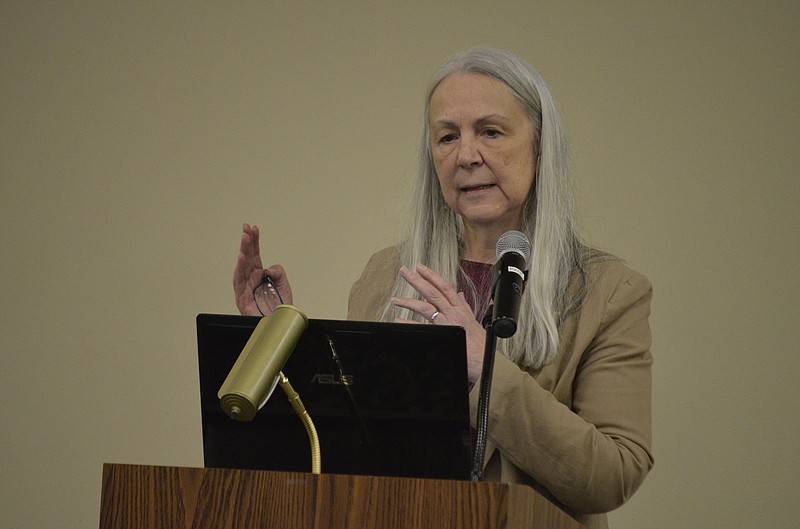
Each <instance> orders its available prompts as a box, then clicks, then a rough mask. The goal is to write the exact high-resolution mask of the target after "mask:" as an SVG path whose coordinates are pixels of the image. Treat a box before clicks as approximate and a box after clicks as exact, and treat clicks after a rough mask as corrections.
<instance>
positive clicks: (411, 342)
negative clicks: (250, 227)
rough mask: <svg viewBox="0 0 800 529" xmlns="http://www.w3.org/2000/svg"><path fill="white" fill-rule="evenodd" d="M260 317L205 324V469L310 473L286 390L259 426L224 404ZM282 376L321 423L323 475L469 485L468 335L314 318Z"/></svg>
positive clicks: (207, 317)
mask: <svg viewBox="0 0 800 529" xmlns="http://www.w3.org/2000/svg"><path fill="white" fill-rule="evenodd" d="M259 319H260V318H258V317H251V316H232V315H218V314H200V315H198V316H197V344H198V355H199V371H200V403H201V414H202V424H203V455H204V460H205V466H206V467H218V468H244V469H259V470H276V471H291V472H310V470H311V452H310V445H309V441H308V436H307V434H306V431H305V428H304V427H303V424H302V423H301V421H300V419H299V418H298V417H297V415H296V414H295V412H294V411H293V410H292V408H291V406H290V405H289V403H288V401H287V399H286V395H285V394H284V393H283V392H282V391H281V390H280V389H276V390H275V391H274V393H273V394H272V396H271V397H270V399H269V400H268V401H267V403H266V404H265V405H264V406H263V407H262V408H261V409H260V410H259V412H258V414H257V415H256V417H255V418H254V419H253V421H251V422H239V421H234V420H232V419H230V418H229V417H228V416H227V415H225V413H224V412H223V410H222V408H221V406H220V402H219V399H218V397H217V392H218V391H219V388H220V386H222V383H223V381H224V380H225V378H226V377H227V375H228V373H229V371H230V369H231V367H232V366H233V364H234V362H235V361H236V359H237V358H238V356H239V353H240V352H241V350H242V348H243V347H244V345H245V343H246V342H247V340H248V338H249V337H250V335H251V334H252V332H253V330H254V329H255V326H256V324H257V323H258V321H259ZM283 372H284V374H285V375H286V376H287V377H288V378H289V381H290V382H291V384H292V386H293V387H294V389H295V390H296V391H297V392H298V394H299V395H300V398H301V400H302V401H303V403H304V404H305V407H306V409H307V410H308V413H309V415H310V416H311V419H312V420H313V421H314V425H315V427H316V429H317V433H318V435H319V441H320V447H321V452H322V472H323V473H326V474H358V475H372V476H394V477H418V478H432V479H457V480H468V479H470V467H471V440H470V425H469V401H468V396H467V388H468V385H467V365H466V338H465V334H464V330H463V329H462V328H460V327H450V326H443V325H409V324H399V323H379V322H357V321H339V320H315V319H309V324H308V328H307V329H306V331H305V332H304V333H303V335H302V336H301V338H300V340H299V342H298V344H297V346H296V347H295V350H294V352H293V354H292V355H291V356H290V357H289V360H288V361H287V362H286V365H285V366H284V369H283ZM343 381H344V382H348V384H343V383H342V382H343Z"/></svg>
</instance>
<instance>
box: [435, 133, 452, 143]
mask: <svg viewBox="0 0 800 529" xmlns="http://www.w3.org/2000/svg"><path fill="white" fill-rule="evenodd" d="M455 139H456V135H455V134H445V135H444V136H442V137H441V138H439V143H450V142H452V141H454V140H455Z"/></svg>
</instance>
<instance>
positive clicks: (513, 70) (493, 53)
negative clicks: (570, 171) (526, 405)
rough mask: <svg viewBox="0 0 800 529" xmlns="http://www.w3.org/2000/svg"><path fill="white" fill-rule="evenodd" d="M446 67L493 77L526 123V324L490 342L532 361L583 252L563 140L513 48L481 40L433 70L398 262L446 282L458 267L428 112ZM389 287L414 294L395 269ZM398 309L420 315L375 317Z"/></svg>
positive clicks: (576, 275)
mask: <svg viewBox="0 0 800 529" xmlns="http://www.w3.org/2000/svg"><path fill="white" fill-rule="evenodd" d="M454 73H476V74H482V75H488V76H491V77H493V78H495V79H497V80H498V81H500V82H501V83H503V84H504V85H505V86H507V87H508V88H509V89H510V90H511V92H512V93H513V94H514V96H515V97H516V98H517V99H518V100H519V101H520V102H521V103H522V107H523V108H524V109H525V112H526V113H527V115H528V118H529V119H530V121H531V124H532V125H533V131H534V138H533V142H532V145H531V149H533V153H534V159H537V160H538V162H537V163H536V174H535V175H534V184H533V186H531V190H530V192H529V193H528V197H527V198H526V201H525V205H524V207H523V213H522V215H523V221H522V226H520V231H522V232H523V233H525V234H526V235H527V236H528V239H529V240H530V241H531V246H532V253H531V258H530V260H529V280H528V285H527V287H526V289H525V295H524V299H523V301H522V306H521V307H520V315H519V319H520V321H523V322H530V324H526V325H520V326H519V328H518V331H517V333H516V334H515V335H514V336H513V337H512V338H510V339H508V340H499V341H498V350H499V351H500V352H501V353H502V354H504V355H506V356H507V357H509V358H510V359H511V360H513V361H514V362H515V363H517V364H518V365H521V366H523V367H526V368H529V369H540V368H541V367H542V366H544V365H546V364H547V363H549V362H550V361H552V360H553V358H555V356H556V354H557V353H558V347H559V330H560V327H561V323H562V322H563V320H564V318H565V317H566V316H567V315H568V314H569V313H570V312H571V311H572V310H574V309H575V308H576V307H577V306H579V304H580V302H581V300H582V298H583V297H584V295H585V290H586V279H585V272H584V266H583V264H582V263H583V257H582V254H583V253H584V252H583V246H582V245H581V243H580V241H579V238H578V236H577V234H576V231H575V226H574V213H573V203H572V189H571V186H570V184H569V181H568V178H567V143H566V139H565V137H564V134H563V130H562V127H561V121H560V118H559V116H558V112H557V111H556V108H555V104H554V101H553V97H552V96H551V95H550V92H549V90H548V89H547V86H546V85H545V83H544V81H543V80H542V78H541V76H540V75H539V74H538V73H537V72H536V70H534V69H533V68H532V67H531V66H530V65H528V64H527V63H526V62H525V61H523V60H521V59H519V58H518V57H516V56H515V55H513V54H511V53H508V52H506V51H502V50H496V49H487V48H475V49H470V50H466V51H464V52H461V53H459V54H458V55H456V56H454V57H453V58H451V59H450V60H449V61H447V62H446V63H445V64H444V65H443V66H442V67H441V68H440V69H439V71H438V72H437V73H436V75H435V76H434V77H433V80H432V82H431V84H430V86H429V88H428V92H427V97H426V99H425V109H424V110H425V113H424V120H423V121H424V128H423V133H422V143H421V145H420V152H419V172H418V181H417V184H416V186H415V190H414V193H413V196H412V205H411V212H410V219H409V220H410V222H409V226H408V234H407V238H406V240H405V243H404V244H403V245H402V249H401V262H402V263H403V264H405V265H406V266H408V267H409V268H411V269H412V270H413V268H414V266H415V265H416V264H418V263H422V264H425V265H427V266H429V267H431V268H432V269H434V270H436V271H438V272H439V273H440V274H441V275H442V276H443V277H444V278H445V279H446V280H447V281H448V282H450V284H452V285H455V284H456V281H457V278H458V276H459V274H460V273H462V274H463V272H461V271H460V260H459V259H460V256H461V250H462V247H463V225H462V221H461V218H460V217H459V216H458V215H457V214H455V213H454V212H453V211H452V210H451V209H450V208H449V207H448V206H447V204H446V203H445V201H444V197H443V195H442V190H441V187H440V185H439V180H438V178H437V176H436V170H435V167H434V164H433V155H432V153H431V140H430V123H429V120H428V110H429V103H430V99H431V96H432V94H433V92H434V90H435V89H436V87H437V86H438V85H439V83H441V82H442V80H443V79H444V78H446V77H447V76H449V75H451V74H454ZM467 281H468V282H469V280H468V278H467ZM571 281H576V282H575V283H572V282H571ZM576 285H577V288H576V287H575V286H576ZM472 288H474V287H472ZM391 295H392V296H395V297H405V298H419V297H420V296H419V294H418V293H417V292H416V291H415V290H414V289H413V288H412V287H411V286H410V285H408V284H407V283H406V282H405V281H404V280H403V279H402V278H400V277H398V278H397V280H396V281H395V284H394V287H393V289H392V294H391ZM474 299H476V298H474ZM476 310H480V309H478V308H476ZM398 316H399V317H403V318H412V319H416V320H419V321H423V320H422V318H421V317H420V316H418V315H413V314H410V313H409V312H408V311H405V310H403V309H399V308H397V307H395V306H393V305H392V304H391V303H390V302H389V303H387V306H386V307H385V309H384V313H383V319H385V320H388V321H391V320H392V319H394V318H395V317H398ZM476 316H477V317H479V318H480V316H481V315H479V314H476Z"/></svg>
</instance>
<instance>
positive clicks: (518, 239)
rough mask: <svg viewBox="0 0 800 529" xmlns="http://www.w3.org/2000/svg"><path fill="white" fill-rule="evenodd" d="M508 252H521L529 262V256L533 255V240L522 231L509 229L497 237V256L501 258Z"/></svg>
mask: <svg viewBox="0 0 800 529" xmlns="http://www.w3.org/2000/svg"><path fill="white" fill-rule="evenodd" d="M508 252H517V253H519V254H521V255H522V256H523V257H524V258H525V261H526V262H527V261H528V257H530V255H531V242H530V241H529V240H528V237H527V236H526V235H525V234H524V233H522V232H521V231H516V230H511V231H507V232H505V233H504V234H503V235H501V236H500V238H499V239H497V244H496V245H495V253H496V255H497V258H498V259H500V257H502V256H503V254H505V253H508Z"/></svg>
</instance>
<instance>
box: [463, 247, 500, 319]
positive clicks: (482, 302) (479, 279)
mask: <svg viewBox="0 0 800 529" xmlns="http://www.w3.org/2000/svg"><path fill="white" fill-rule="evenodd" d="M492 266H493V265H490V264H487V263H476V262H475V261H466V260H462V261H461V272H462V273H460V274H458V281H457V283H456V289H457V290H458V291H459V292H463V293H464V297H465V298H466V299H467V303H469V306H470V307H472V312H473V314H475V317H476V319H478V320H480V319H481V318H482V317H483V313H484V312H486V308H487V307H488V306H489V299H490V297H491V292H489V290H490V289H491V286H492ZM464 276H466V277H469V279H470V280H471V281H472V284H473V285H475V291H476V292H477V300H476V299H475V297H474V296H473V294H472V289H471V288H469V286H468V283H467V280H466V278H465V277H464Z"/></svg>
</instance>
